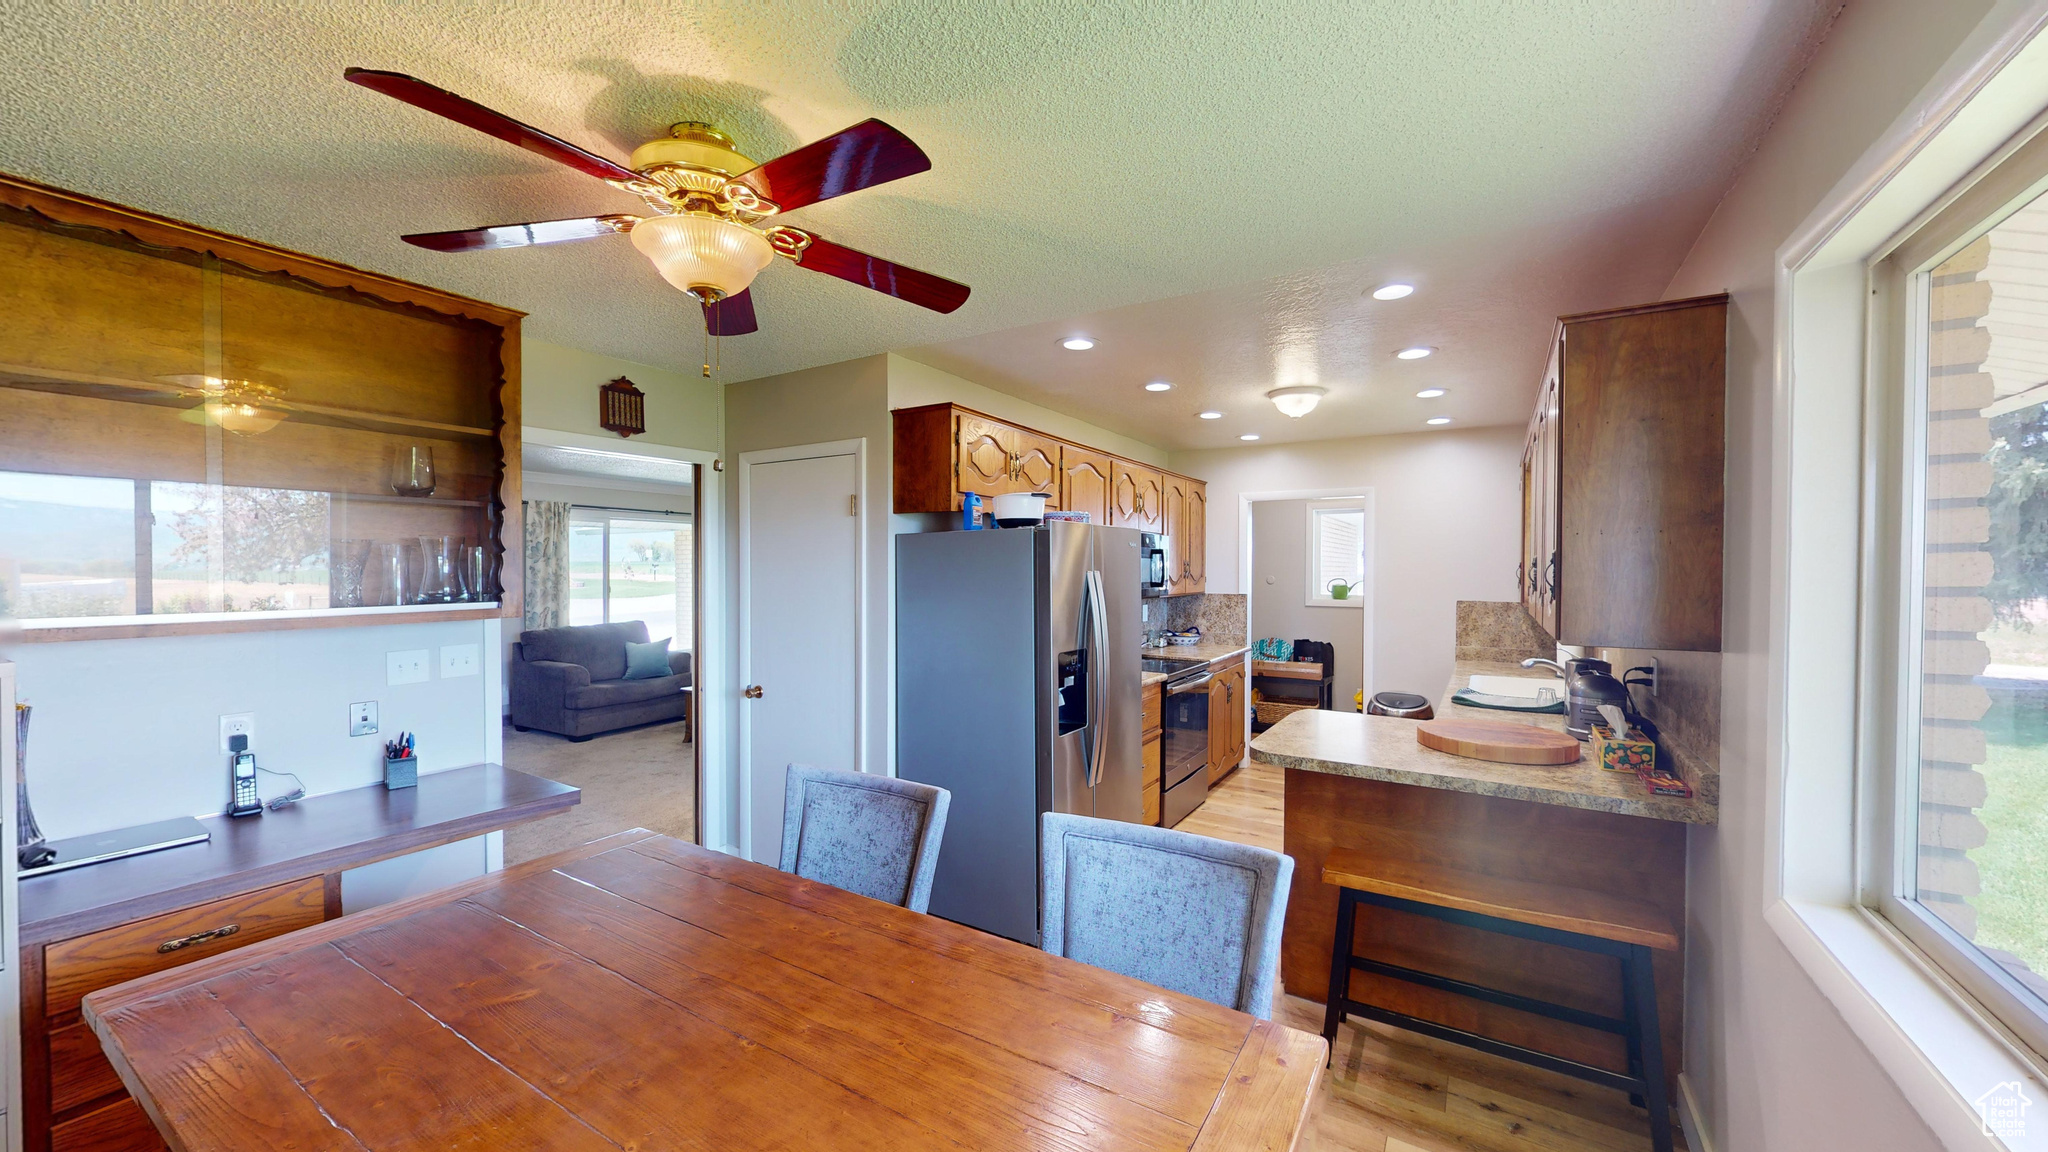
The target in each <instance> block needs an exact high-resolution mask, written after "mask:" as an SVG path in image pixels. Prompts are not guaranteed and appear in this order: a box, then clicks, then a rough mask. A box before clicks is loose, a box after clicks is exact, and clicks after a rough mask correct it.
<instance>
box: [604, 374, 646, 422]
mask: <svg viewBox="0 0 2048 1152" xmlns="http://www.w3.org/2000/svg"><path fill="white" fill-rule="evenodd" d="M597 426H598V427H600V428H602V429H604V430H605V431H607V432H617V433H618V434H619V435H620V436H636V435H639V434H640V433H642V432H645V431H647V394H646V393H645V392H642V391H640V389H638V388H635V387H633V382H632V381H631V380H628V379H626V378H625V377H624V376H621V377H619V378H618V379H616V380H614V381H612V382H611V383H609V384H606V385H604V386H603V387H601V388H599V389H598V390H597Z"/></svg>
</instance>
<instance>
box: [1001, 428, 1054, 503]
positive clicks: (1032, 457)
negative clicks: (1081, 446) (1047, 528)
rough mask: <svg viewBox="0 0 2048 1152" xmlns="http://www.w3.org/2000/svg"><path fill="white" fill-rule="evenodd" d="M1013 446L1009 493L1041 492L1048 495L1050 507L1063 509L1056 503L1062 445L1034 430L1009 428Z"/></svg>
mask: <svg viewBox="0 0 2048 1152" xmlns="http://www.w3.org/2000/svg"><path fill="white" fill-rule="evenodd" d="M1010 431H1011V433H1012V435H1013V436H1014V437H1015V439H1014V440H1013V443H1015V444H1016V446H1017V449H1016V451H1017V471H1016V481H1015V486H1014V487H1012V488H1010V489H1009V490H1010V491H1012V492H1044V493H1046V494H1048V495H1050V496H1051V497H1052V503H1051V504H1050V505H1049V507H1051V508H1063V507H1065V505H1063V504H1062V503H1061V502H1060V457H1061V453H1062V452H1064V451H1065V449H1066V445H1064V444H1061V443H1060V442H1059V441H1057V440H1054V439H1052V438H1050V437H1046V436H1040V435H1038V434H1037V433H1036V432H1026V431H1024V430H1023V429H1021V428H1013V429H1011V430H1010Z"/></svg>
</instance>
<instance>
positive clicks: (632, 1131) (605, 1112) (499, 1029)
mask: <svg viewBox="0 0 2048 1152" xmlns="http://www.w3.org/2000/svg"><path fill="white" fill-rule="evenodd" d="M84 1012H85V1018H86V1020H87V1021H88V1022H89V1023H90V1024H91V1026H92V1028H93V1030H94V1032H96V1033H97V1034H98V1036H99V1038H100V1041H101V1043H102V1045H103V1046H104V1047H105V1049H106V1052H107V1055H108V1056H109V1058H110V1059H111V1060H112V1062H113V1064H114V1067H115V1068H116V1069H117V1070H119V1072H120V1075H121V1079H122V1081H123V1082H124V1083H125V1084H126V1085H127V1087H128V1090H129V1091H130V1092H131V1093H132V1094H133V1095H134V1097H135V1099H136V1100H137V1101H138V1102H139V1103H140V1104H141V1106H142V1108H143V1109H144V1111H145V1112H146V1113H147V1114H148V1116H149V1118H150V1120H151V1121H153V1122H154V1123H155V1125H156V1127H157V1130H158V1131H159V1132H160V1133H161V1134H162V1135H163V1138H164V1140H165V1142H166V1143H168V1144H169V1145H170V1146H171V1148H173V1149H176V1150H177V1152H214V1150H217V1149H268V1150H277V1149H291V1150H294V1152H324V1150H329V1149H332V1150H335V1152H343V1150H346V1152H386V1150H390V1152H399V1150H405V1152H412V1150H416V1149H417V1150H424V1149H429V1148H431V1149H472V1148H473V1149H478V1150H483V1149H489V1150H492V1152H510V1150H517V1149H536V1150H538V1149H549V1150H553V1152H578V1150H583V1149H590V1150H607V1152H618V1150H620V1149H631V1150H644V1152H654V1150H662V1149H702V1150H704V1152H714V1150H715V1152H742V1150H747V1149H801V1150H814V1149H834V1148H846V1149H875V1150H885V1149H886V1150H891V1152H900V1150H908V1149H940V1148H945V1149H977V1148H986V1149H1026V1148H1029V1149H1119V1150H1121V1149H1132V1150H1136V1149H1200V1150H1215V1152H1221V1150H1224V1149H1232V1150H1235V1149H1247V1150H1249V1149H1272V1150H1280V1149H1287V1148H1291V1147H1293V1146H1294V1145H1295V1143H1296V1141H1297V1140H1298V1138H1299V1136H1300V1133H1301V1132H1302V1130H1303V1128H1304V1126H1305V1124H1306V1122H1307V1120H1308V1118H1309V1115H1310V1111H1311V1107H1312V1105H1313V1103H1314V1101H1315V1099H1316V1095H1317V1093H1316V1085H1317V1081H1318V1078H1319V1077H1320V1076H1321V1074H1322V1070H1323V1062H1324V1056H1325V1047H1324V1044H1323V1041H1322V1038H1321V1037H1318V1036H1313V1035H1310V1034H1308V1033H1305V1032H1301V1031H1297V1030H1295V1029H1291V1028H1287V1027H1284V1026H1282V1025H1278V1024H1275V1023H1273V1022H1271V1021H1266V1020H1259V1019H1255V1018H1254V1017H1252V1016H1249V1015H1246V1014H1244V1013H1242V1012H1237V1011H1234V1010H1232V1009H1229V1008H1223V1007H1219V1006H1217V1005H1215V1004H1211V1003H1208V1002H1207V1001H1203V1000H1198V999H1195V998H1192V997H1189V996H1184V995H1181V994H1178V993H1175V992H1170V991H1166V990H1164V989H1162V988H1159V987H1156V986H1154V985H1150V984H1146V983H1143V982H1141V981H1138V980H1134V979H1130V978H1128V977H1125V976H1120V975H1118V974H1116V973H1113V972H1108V971H1105V970H1103V969H1100V968H1093V967H1089V966H1088V965H1085V964H1081V963H1078V962H1075V961H1072V960H1067V959H1065V958H1062V957H1058V956H1050V955H1047V954H1046V953H1044V952H1041V951H1039V950H1037V949H1034V948H1029V947H1026V946H1024V945H1022V944H1017V943H1014V942H1012V941H1009V940H1004V939H1001V938H999V937H994V936H989V935H986V934H984V933H981V932H978V931H975V930H973V929H971V928H966V927H963V926H961V925H958V924H953V923H950V922H948V921H945V920H941V919H938V918H937V917H933V916H925V915H920V914H918V913H914V912H910V911H907V910H905V909H902V908H898V907H896V906H894V905H890V904H884V903H881V902H879V901H875V900H870V899H868V898H866V897H863V896H857V895H854V894H852V893H850V892H846V891H843V890H840V889H837V888H833V887H831V886H829V885H825V884H819V883H814V882H812V881H809V880H804V879H800V878H798V877H795V876H792V875H789V874H786V873H783V872H779V871H777V870H775V869H773V868H768V867H765V866H763V865H759V864H754V863H750V862H748V861H745V860H740V859H737V858H735V857H732V856H727V855H723V854H720V853H717V852H710V851H706V850H704V849H702V848H698V847H695V846H693V845H690V844H686V843H683V842H681V841H678V840H673V839H670V838H667V837H664V836H658V835H655V834H653V833H649V832H644V831H636V832H629V833H621V834H619V835H617V836H612V837H608V838H606V839H604V840H599V841H595V842H593V843H591V844H586V845H584V846H582V847H580V848H576V849H572V850H570V851H568V852H564V853H560V854H558V855H555V856H550V857H547V858H544V859H540V860H536V861H533V862H531V863H528V864H524V865H520V866H516V867H513V868H509V869H507V870H505V871H503V872H498V873H494V874H491V875H488V876H484V877H481V878H478V879H476V880H471V881H468V882H465V883H463V884H459V885H456V886H454V887H451V888H447V889H443V890H441V891H438V892H434V893H430V894H428V895H426V896H422V897H419V898H416V899H413V900H409V901H406V902H403V903H399V904H392V905H387V906H385V907H382V908H377V909H372V910H370V911H366V912H361V913H357V914H354V915H350V916H347V917H343V918H341V919H339V920H333V921H329V922H327V923H324V924H320V925H317V926H315V927H310V928H305V929H301V930H300V931H297V932H293V933H291V934H289V935H285V936H279V937H276V938H274V939H271V940H266V941H263V942H261V943H257V944H252V945H250V946H248V947H245V948H242V949H239V950H237V951H234V952H228V953H224V954H221V955H219V956H215V957H211V958H208V959H205V960H201V961H198V962H196V963H192V964H189V965H186V966H184V967H180V968H173V969H169V970H167V971H163V972H158V973H155V974H153V975H150V976H145V977H143V978H141V979H138V980H133V981H130V982H129V983H126V984H121V985H117V986H115V987H112V988H107V989H104V990H102V991H99V992H95V993H93V994H92V995H90V996H88V997H86V999H85V1003H84Z"/></svg>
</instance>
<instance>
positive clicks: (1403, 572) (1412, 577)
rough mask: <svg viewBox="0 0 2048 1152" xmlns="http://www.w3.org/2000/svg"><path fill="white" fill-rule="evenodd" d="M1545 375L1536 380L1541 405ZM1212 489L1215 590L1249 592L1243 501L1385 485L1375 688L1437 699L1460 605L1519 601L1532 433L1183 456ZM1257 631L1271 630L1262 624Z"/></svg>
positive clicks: (1377, 546)
mask: <svg viewBox="0 0 2048 1152" xmlns="http://www.w3.org/2000/svg"><path fill="white" fill-rule="evenodd" d="M1535 388H1536V382H1535V381H1534V380H1531V381H1530V382H1529V391H1530V403H1531V404H1534V403H1535ZM1169 466H1170V467H1172V468H1173V469H1174V470H1175V471H1177V472H1184V473H1186V474H1187V475H1189V476H1193V477H1195V478H1196V479H1199V480H1203V481H1206V482H1207V483H1208V486H1209V520H1208V559H1209V591H1211V592H1244V591H1247V590H1248V588H1247V580H1248V573H1247V572H1246V571H1245V569H1244V568H1243V566H1242V559H1243V555H1244V534H1243V531H1242V522H1241V518H1242V517H1243V515H1244V506H1243V505H1242V504H1241V502H1240V498H1241V497H1242V496H1243V495H1245V494H1247V493H1262V492H1263V493H1275V494H1278V493H1285V492H1293V493H1302V492H1309V491H1326V490H1331V489H1345V490H1351V489H1356V490H1363V489H1366V488H1370V489H1372V490H1373V493H1374V499H1375V507H1376V516H1375V520H1376V524H1375V528H1374V533H1373V555H1374V573H1373V583H1374V596H1373V606H1372V614H1373V636H1374V640H1373V683H1372V684H1371V685H1368V686H1367V689H1366V694H1367V695H1371V694H1372V693H1373V692H1384V691H1390V690H1408V691H1414V692H1420V693H1422V694H1424V695H1426V696H1431V697H1434V696H1435V695H1436V694H1437V693H1438V692H1440V691H1442V690H1443V686H1444V685H1445V684H1447V683H1449V681H1450V677H1451V657H1452V651H1453V648H1454V647H1455V642H1456V639H1457V617H1458V601H1460V600H1512V599H1514V598H1515V558H1516V553H1517V552H1519V551H1520V550H1521V538H1522V496H1521V491H1522V488H1521V485H1522V429H1521V428H1518V427H1517V428H1472V429H1463V430H1453V431H1445V432H1421V433H1411V434H1407V435H1401V436H1367V437H1361V438H1358V439H1351V440H1318V441H1312V442H1310V443H1306V444H1276V445H1273V446H1272V447H1264V448H1226V449H1219V450H1214V451H1203V452H1175V453H1174V454H1173V456H1172V461H1171V464H1170V465H1169ZM1255 630H1257V631H1259V632H1260V633H1261V634H1269V633H1266V632H1265V630H1264V628H1263V627H1259V626H1257V625H1256V624H1255Z"/></svg>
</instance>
